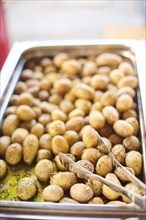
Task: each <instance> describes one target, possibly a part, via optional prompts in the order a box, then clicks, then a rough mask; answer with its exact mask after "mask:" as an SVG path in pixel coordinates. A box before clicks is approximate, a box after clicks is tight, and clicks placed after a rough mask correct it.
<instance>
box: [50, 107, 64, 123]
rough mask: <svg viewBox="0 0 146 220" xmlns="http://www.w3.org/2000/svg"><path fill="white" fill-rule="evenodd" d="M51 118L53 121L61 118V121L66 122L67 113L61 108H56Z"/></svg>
mask: <svg viewBox="0 0 146 220" xmlns="http://www.w3.org/2000/svg"><path fill="white" fill-rule="evenodd" d="M51 118H52V121H55V120H60V121H63V122H66V120H67V115H66V113H64V112H63V111H61V110H60V109H56V110H54V111H53V112H52V113H51Z"/></svg>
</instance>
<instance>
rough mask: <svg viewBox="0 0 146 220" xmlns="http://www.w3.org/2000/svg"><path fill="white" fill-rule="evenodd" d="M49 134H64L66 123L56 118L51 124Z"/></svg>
mask: <svg viewBox="0 0 146 220" xmlns="http://www.w3.org/2000/svg"><path fill="white" fill-rule="evenodd" d="M48 132H49V134H50V135H51V136H52V137H54V136H56V135H63V134H64V132H65V124H64V122H63V121H61V120H56V121H53V122H51V123H50V125H49V130H48Z"/></svg>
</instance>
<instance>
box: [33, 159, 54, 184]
mask: <svg viewBox="0 0 146 220" xmlns="http://www.w3.org/2000/svg"><path fill="white" fill-rule="evenodd" d="M34 172H35V175H36V177H37V178H38V180H40V181H42V182H47V181H48V180H49V179H50V177H51V174H52V173H53V164H52V162H51V161H50V160H48V159H43V160H40V161H39V162H38V163H37V165H36V166H35V171H34Z"/></svg>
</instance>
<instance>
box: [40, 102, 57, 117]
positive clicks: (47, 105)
mask: <svg viewBox="0 0 146 220" xmlns="http://www.w3.org/2000/svg"><path fill="white" fill-rule="evenodd" d="M40 108H41V109H42V111H43V112H44V113H47V114H50V113H52V111H54V110H55V109H58V106H57V105H55V104H51V103H48V102H45V101H44V102H41V104H40Z"/></svg>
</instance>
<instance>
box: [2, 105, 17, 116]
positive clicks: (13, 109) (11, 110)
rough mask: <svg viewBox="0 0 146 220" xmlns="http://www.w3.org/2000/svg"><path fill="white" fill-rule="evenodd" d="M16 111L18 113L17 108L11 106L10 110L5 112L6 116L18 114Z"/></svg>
mask: <svg viewBox="0 0 146 220" xmlns="http://www.w3.org/2000/svg"><path fill="white" fill-rule="evenodd" d="M16 111H17V106H15V105H14V106H9V107H8V108H6V111H5V116H8V115H11V114H14V115H15V114H16Z"/></svg>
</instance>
